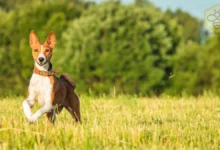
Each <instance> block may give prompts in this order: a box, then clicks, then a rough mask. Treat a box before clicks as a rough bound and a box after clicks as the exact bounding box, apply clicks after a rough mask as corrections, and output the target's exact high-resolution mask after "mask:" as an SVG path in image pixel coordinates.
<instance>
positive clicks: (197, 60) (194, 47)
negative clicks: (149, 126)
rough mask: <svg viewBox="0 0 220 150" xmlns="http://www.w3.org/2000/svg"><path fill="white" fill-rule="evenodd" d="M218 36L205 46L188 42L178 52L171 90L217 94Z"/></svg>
mask: <svg viewBox="0 0 220 150" xmlns="http://www.w3.org/2000/svg"><path fill="white" fill-rule="evenodd" d="M219 41H220V36H219V35H216V36H214V37H212V38H210V39H209V40H208V43H207V45H198V44H196V43H192V42H189V43H188V44H187V45H186V46H184V47H183V48H182V49H180V50H179V52H178V55H177V59H176V63H175V69H174V70H175V71H174V74H175V77H174V78H173V88H175V90H176V93H181V91H185V92H187V93H190V94H200V93H202V92H204V91H205V90H211V91H214V92H219V88H220V76H219V75H220V70H219V68H220V65H219V62H220V53H219V47H220V43H219Z"/></svg>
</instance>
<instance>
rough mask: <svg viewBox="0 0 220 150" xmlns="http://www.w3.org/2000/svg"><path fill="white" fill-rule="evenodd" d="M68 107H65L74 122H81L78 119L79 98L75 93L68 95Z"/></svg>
mask: <svg viewBox="0 0 220 150" xmlns="http://www.w3.org/2000/svg"><path fill="white" fill-rule="evenodd" d="M67 98H68V99H67V100H68V102H69V106H68V107H65V108H66V109H67V110H68V112H69V113H70V114H71V116H72V117H73V118H74V119H75V120H76V122H81V118H80V102H79V98H78V96H77V95H76V94H75V93H70V94H69V95H68V97H67Z"/></svg>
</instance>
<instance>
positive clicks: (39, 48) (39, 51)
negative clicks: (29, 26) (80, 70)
mask: <svg viewBox="0 0 220 150" xmlns="http://www.w3.org/2000/svg"><path fill="white" fill-rule="evenodd" d="M29 43H30V46H31V49H32V56H33V58H34V61H35V62H36V63H38V65H40V66H43V65H44V64H46V63H47V62H48V61H49V60H50V58H51V57H52V52H53V48H54V46H55V44H56V36H55V34H54V33H53V32H50V33H49V34H48V36H47V39H46V41H45V42H44V43H40V42H39V41H38V38H37V35H36V34H35V32H34V31H33V30H32V31H31V32H30V41H29Z"/></svg>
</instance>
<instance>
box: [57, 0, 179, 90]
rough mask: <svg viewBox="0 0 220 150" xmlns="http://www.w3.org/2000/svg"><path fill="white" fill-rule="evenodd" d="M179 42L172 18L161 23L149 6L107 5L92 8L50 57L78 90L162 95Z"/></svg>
mask: <svg viewBox="0 0 220 150" xmlns="http://www.w3.org/2000/svg"><path fill="white" fill-rule="evenodd" d="M180 42H181V30H180V28H179V26H178V25H177V22H176V20H175V19H172V20H165V19H163V13H162V12H161V11H160V10H158V9H156V8H155V7H153V6H152V5H147V6H146V7H137V6H135V5H130V6H123V5H120V4H119V3H111V2H110V3H107V4H106V3H105V4H101V5H99V6H94V7H91V8H90V9H89V10H88V11H85V12H84V13H83V15H82V16H81V17H80V18H78V19H76V20H74V21H73V22H72V23H71V24H70V26H69V27H68V29H67V30H66V31H65V32H64V33H63V36H62V39H61V43H60V44H63V45H61V46H60V47H59V48H57V50H56V51H55V54H54V56H55V58H54V59H56V61H55V62H56V65H57V66H61V68H62V69H63V70H65V71H67V72H69V73H71V74H72V75H73V77H74V79H75V80H76V81H77V85H78V86H77V87H78V89H79V90H80V91H84V92H88V91H89V90H92V91H93V92H95V93H103V92H104V93H111V90H112V89H116V91H117V92H119V93H136V94H138V93H148V94H151V93H160V92H161V91H163V90H164V88H165V87H166V86H169V84H170V83H169V80H168V77H169V75H170V72H172V70H173V67H172V66H173V64H172V60H173V58H174V56H175V53H176V48H177V47H178V46H179V44H180ZM60 56H62V57H60Z"/></svg>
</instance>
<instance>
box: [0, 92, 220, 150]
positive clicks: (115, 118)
mask: <svg viewBox="0 0 220 150" xmlns="http://www.w3.org/2000/svg"><path fill="white" fill-rule="evenodd" d="M23 99H24V98H22V97H19V98H1V100H0V107H1V108H0V126H1V127H0V149H1V150H12V149H20V150H24V149H36V150H43V149H47V150H54V149H95V150H97V149H101V150H102V149H109V150H110V149H220V98H218V97H215V96H208V95H207V96H202V97H198V98H191V97H186V98H169V97H162V98H156V97H155V98H136V97H130V96H119V97H115V98H110V97H102V98H92V97H87V96H81V97H80V99H81V112H82V124H81V125H78V124H76V123H75V122H74V120H73V119H72V118H71V116H70V115H69V114H68V112H67V111H66V110H63V112H62V113H61V114H60V115H59V117H58V119H57V121H56V123H55V125H54V126H51V127H50V128H46V123H45V122H46V121H45V118H46V117H45V116H42V117H41V118H40V119H39V120H38V121H37V122H36V123H34V124H29V123H28V122H27V121H26V119H25V117H24V114H23V111H22V107H21V102H22V101H23ZM35 110H36V108H35Z"/></svg>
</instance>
